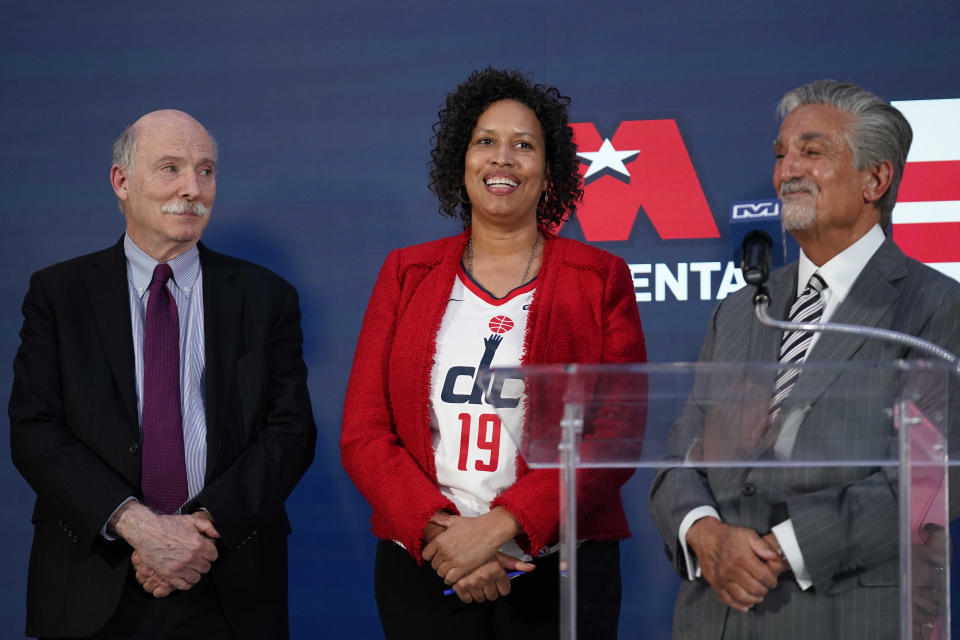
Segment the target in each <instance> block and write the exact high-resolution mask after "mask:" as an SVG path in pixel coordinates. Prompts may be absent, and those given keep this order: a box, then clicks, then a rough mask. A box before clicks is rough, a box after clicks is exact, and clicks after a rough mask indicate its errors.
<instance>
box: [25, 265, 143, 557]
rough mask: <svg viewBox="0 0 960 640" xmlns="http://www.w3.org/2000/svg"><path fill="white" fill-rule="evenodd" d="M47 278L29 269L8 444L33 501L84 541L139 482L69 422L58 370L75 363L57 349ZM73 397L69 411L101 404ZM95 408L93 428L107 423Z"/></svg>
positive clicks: (56, 318)
mask: <svg viewBox="0 0 960 640" xmlns="http://www.w3.org/2000/svg"><path fill="white" fill-rule="evenodd" d="M45 284H46V283H45V282H44V278H43V277H42V276H41V274H39V273H38V274H34V275H33V277H32V278H31V280H30V288H29V290H28V291H27V294H26V297H25V298H24V302H23V328H22V330H21V331H20V339H21V344H20V348H19V349H18V351H17V355H16V358H15V359H14V365H13V370H14V378H13V389H12V392H11V394H10V405H9V414H10V449H11V453H12V455H13V462H14V464H15V465H16V467H17V469H18V470H19V471H20V473H21V474H23V477H24V478H25V479H26V480H27V482H28V483H29V484H30V486H31V487H32V488H33V490H34V491H35V492H36V493H37V496H38V498H39V500H38V504H45V505H50V506H51V507H53V508H54V509H55V510H56V514H57V516H56V517H57V518H58V519H60V520H61V521H62V523H61V526H62V527H64V528H65V530H72V531H73V532H74V533H75V534H76V536H77V540H75V542H77V543H78V544H80V545H82V547H83V548H88V547H89V546H90V545H91V544H92V543H93V542H94V541H95V540H96V539H97V537H98V534H99V532H100V530H101V528H102V527H103V525H104V523H105V522H106V521H107V519H108V518H109V517H110V514H111V513H112V512H113V510H114V509H116V507H117V506H118V505H119V504H120V503H121V502H123V501H124V499H126V498H127V497H128V496H132V495H136V494H137V488H136V487H134V486H133V485H131V484H130V482H128V481H127V480H126V478H124V476H123V475H122V474H121V473H119V472H118V471H117V470H116V469H114V468H112V467H111V466H110V465H109V464H108V463H107V462H105V460H104V458H103V457H102V456H101V455H98V452H97V451H95V450H94V449H93V445H92V444H91V443H90V436H91V434H86V436H87V439H86V440H85V439H83V438H82V437H81V435H78V434H77V433H76V432H75V431H74V429H72V428H71V425H70V422H69V418H68V417H67V410H66V408H65V406H64V393H65V389H64V385H65V384H69V381H66V382H65V379H64V377H63V376H64V374H67V375H69V374H71V373H73V374H76V372H75V371H72V372H71V371H64V370H63V367H64V366H67V367H71V368H73V367H74V366H75V364H76V363H74V362H72V361H70V360H69V359H67V358H65V356H64V354H63V352H62V349H64V348H65V347H64V345H63V344H62V341H63V340H64V338H65V337H67V334H66V333H65V331H66V329H67V327H63V326H61V324H62V323H63V322H64V316H65V314H64V313H63V312H62V309H58V308H55V306H54V305H53V304H52V303H51V302H50V300H49V299H48V295H47V291H46V286H45ZM76 404H77V406H75V407H74V408H73V412H74V414H83V413H88V412H94V411H98V410H103V407H102V406H99V405H98V404H97V402H96V401H95V400H94V399H88V401H87V402H86V403H85V404H83V405H81V404H80V403H76ZM100 415H101V419H100V420H99V421H97V420H93V421H92V422H93V423H94V424H95V427H94V428H95V429H96V428H105V425H104V423H105V422H106V421H107V419H108V417H107V416H105V415H103V414H100ZM112 440H113V441H115V440H116V435H115V434H113V436H112ZM103 444H104V446H111V445H110V444H109V443H103ZM101 453H102V451H101ZM37 517H53V515H52V514H50V515H49V516H47V515H45V514H40V515H39V516H37Z"/></svg>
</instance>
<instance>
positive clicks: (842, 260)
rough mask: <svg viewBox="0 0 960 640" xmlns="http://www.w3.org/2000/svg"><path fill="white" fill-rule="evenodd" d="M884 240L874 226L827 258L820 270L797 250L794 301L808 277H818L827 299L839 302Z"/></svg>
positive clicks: (801, 250)
mask: <svg viewBox="0 0 960 640" xmlns="http://www.w3.org/2000/svg"><path fill="white" fill-rule="evenodd" d="M885 238H886V236H884V235H883V231H882V230H881V229H880V225H879V224H875V225H873V227H872V228H871V229H870V231H868V232H867V233H865V234H864V235H863V237H861V238H860V239H859V240H857V241H856V242H854V243H853V244H852V245H850V246H849V247H847V248H846V249H844V250H843V251H841V252H840V253H838V254H837V255H835V256H833V257H832V258H830V260H828V261H827V262H825V263H824V264H823V266H821V267H817V265H815V264H813V262H811V261H810V258H808V257H807V255H806V254H805V253H804V252H803V249H800V260H799V262H798V264H797V297H798V298H799V297H800V294H801V293H802V292H803V289H804V288H805V287H806V286H807V282H808V281H809V280H810V276H812V275H813V274H814V273H819V274H820V277H822V278H823V280H824V282H826V283H827V289H828V290H829V291H830V296H831V297H832V298H834V300H835V304H839V303H840V302H842V301H843V299H844V298H846V297H847V293H848V292H849V291H850V287H852V286H853V283H854V281H856V279H857V276H859V275H860V272H861V271H863V268H864V267H865V266H867V262H869V261H870V258H872V257H873V254H874V253H876V252H877V249H879V248H880V245H882V244H883V241H884V239H885Z"/></svg>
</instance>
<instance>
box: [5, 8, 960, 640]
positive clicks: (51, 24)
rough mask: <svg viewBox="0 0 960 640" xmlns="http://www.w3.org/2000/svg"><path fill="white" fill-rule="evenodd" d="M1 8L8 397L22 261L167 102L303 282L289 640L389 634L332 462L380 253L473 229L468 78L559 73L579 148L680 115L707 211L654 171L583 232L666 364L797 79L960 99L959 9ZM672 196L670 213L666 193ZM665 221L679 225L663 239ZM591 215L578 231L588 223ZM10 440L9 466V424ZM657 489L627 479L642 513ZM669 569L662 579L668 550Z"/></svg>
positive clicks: (104, 200)
mask: <svg viewBox="0 0 960 640" xmlns="http://www.w3.org/2000/svg"><path fill="white" fill-rule="evenodd" d="M907 5H909V6H907ZM0 16H2V17H0V22H2V25H0V92H2V94H0V95H2V99H0V123H2V124H0V141H2V144H0V175H2V181H0V190H2V191H0V203H2V204H0V210H2V215H3V232H2V234H0V268H2V278H0V363H6V364H4V365H3V366H2V367H0V390H7V389H9V388H10V384H11V377H12V371H11V367H10V364H9V363H11V362H12V360H13V356H14V352H15V350H16V347H17V345H18V338H17V332H18V330H19V327H20V323H21V316H20V313H19V305H20V302H21V300H22V297H23V294H24V293H25V291H26V286H27V282H28V277H29V274H30V273H31V272H33V271H34V270H36V269H38V268H41V267H43V266H45V265H47V264H50V263H53V262H57V261H60V260H63V259H66V258H70V257H73V256H76V255H79V254H82V253H86V252H89V251H93V250H96V249H100V248H102V247H104V246H106V245H108V244H110V243H112V242H114V241H115V240H116V239H117V238H118V237H119V236H120V234H121V233H122V231H123V220H122V217H121V215H120V214H119V212H118V211H117V208H116V204H115V202H114V196H113V193H112V192H111V190H110V187H109V184H108V179H107V176H108V169H109V166H110V144H111V142H112V140H113V139H114V137H115V136H116V135H117V134H118V133H119V131H120V129H121V128H122V127H123V126H124V125H125V124H127V123H130V122H132V121H133V120H135V119H136V118H137V117H138V116H139V115H141V114H142V113H144V112H147V111H150V110H153V109H157V108H162V107H177V108H181V109H183V110H185V111H188V112H189V113H191V114H193V115H194V116H195V117H197V118H198V119H199V120H200V121H201V122H203V123H204V124H205V125H206V126H207V127H208V128H209V129H210V131H211V132H213V133H214V134H215V136H216V137H217V140H218V141H219V144H220V167H219V169H218V181H219V190H218V198H217V202H216V207H215V211H214V214H213V218H212V222H211V225H210V227H209V230H208V232H207V234H206V236H205V238H204V240H205V242H206V243H207V244H208V245H209V246H210V247H212V248H214V249H216V250H219V251H223V252H227V253H231V254H234V255H238V256H242V257H244V258H247V259H250V260H253V261H256V262H259V263H262V264H264V265H266V266H268V267H270V268H272V269H274V270H275V271H277V272H278V273H280V274H281V275H283V276H284V277H285V278H287V279H288V280H290V281H291V282H293V283H294V284H295V285H296V286H297V287H298V288H299V290H300V293H301V296H302V305H303V320H304V325H303V328H304V333H305V351H306V358H307V364H308V366H309V369H310V389H311V393H312V398H313V402H314V410H315V414H316V418H317V424H318V428H319V433H320V436H319V442H318V450H317V457H316V461H315V462H314V464H313V467H312V468H311V469H310V471H309V472H308V473H307V475H306V477H305V478H304V480H303V481H302V482H301V483H300V485H299V487H298V488H297V489H296V491H295V492H294V494H293V496H292V497H291V499H290V501H289V510H290V514H291V519H292V521H293V527H294V534H293V536H292V537H291V539H290V543H291V547H290V549H291V566H290V576H291V577H290V579H291V603H290V611H291V616H292V618H291V622H292V632H293V635H294V637H296V638H306V637H315V636H328V637H356V638H368V637H369V638H375V637H380V629H379V624H378V622H377V619H376V610H375V605H374V600H373V589H372V564H373V548H374V539H373V537H372V535H371V534H370V533H369V531H368V518H369V508H368V506H367V505H366V503H365V502H364V501H363V500H362V498H361V497H360V496H359V494H358V493H357V492H356V490H355V489H354V488H353V486H352V485H351V483H350V482H349V480H348V479H347V478H346V476H345V474H344V472H343V470H342V468H341V466H340V462H339V451H338V444H337V443H338V436H339V425H340V415H341V407H342V401H343V394H344V390H345V386H346V378H347V373H348V370H349V365H350V361H351V357H352V352H353V348H354V344H355V340H356V337H357V333H358V331H359V326H360V321H361V318H362V314H363V310H364V307H365V304H366V300H367V296H368V295H369V292H370V288H371V285H372V283H373V280H374V277H375V275H376V273H377V270H378V268H379V266H380V263H381V262H382V260H383V258H384V257H385V256H386V254H387V252H388V251H389V250H390V249H391V248H393V247H396V246H401V245H407V244H412V243H416V242H421V241H425V240H428V239H432V238H435V237H439V236H441V235H449V234H451V233H455V232H456V231H458V226H457V224H456V223H455V222H454V221H450V220H446V219H443V218H440V217H439V216H438V215H437V214H436V210H437V206H436V204H435V202H434V200H433V199H432V198H431V195H430V194H429V192H428V191H427V189H426V183H427V161H428V158H429V140H430V136H431V133H432V132H431V125H432V123H433V122H434V120H435V118H436V113H437V109H438V107H439V105H440V104H441V102H442V101H443V99H444V96H445V95H446V93H447V92H449V91H451V90H452V89H453V88H454V87H455V86H456V85H457V84H458V83H459V82H460V81H462V80H463V79H464V78H465V77H466V76H467V75H468V73H469V72H470V71H472V70H473V69H476V68H479V67H484V66H487V65H493V66H496V67H505V68H517V69H521V70H526V71H533V72H534V74H535V78H536V80H538V81H540V82H545V83H548V84H553V85H556V86H558V87H559V88H560V89H561V90H562V91H563V92H564V93H565V94H567V95H569V96H571V97H572V98H573V103H572V106H571V114H572V120H573V121H574V122H577V123H583V129H582V131H584V132H586V133H583V134H581V129H579V128H578V134H577V135H578V139H579V140H580V141H581V146H582V149H588V145H586V144H585V142H584V141H585V140H586V137H584V136H586V134H587V133H589V131H590V129H589V126H588V124H590V123H592V125H593V127H594V128H595V130H596V132H597V136H599V137H598V138H597V144H598V143H599V140H600V139H602V138H612V139H613V143H614V144H615V145H616V146H618V147H619V148H624V145H626V148H629V149H637V148H638V147H636V146H630V144H631V143H632V142H633V141H634V140H635V138H631V137H630V135H628V134H629V132H628V131H627V129H629V127H628V128H627V129H622V130H621V132H620V133H617V130H618V126H621V123H624V122H632V121H650V120H667V121H670V120H672V121H673V122H674V123H675V126H676V132H677V133H678V134H679V138H676V139H672V140H674V142H676V140H677V139H678V140H680V141H681V142H682V145H680V146H677V145H676V144H674V146H673V150H674V151H675V152H676V153H679V154H681V155H682V153H683V152H684V151H685V153H686V154H688V158H689V162H688V163H687V164H688V165H689V167H688V169H689V170H688V171H687V176H688V177H689V176H690V175H692V176H693V178H694V180H695V181H694V183H691V184H698V185H699V188H700V189H702V202H701V203H700V206H701V208H700V209H699V211H700V214H696V213H691V211H695V209H696V206H697V205H696V203H693V204H691V202H692V201H691V198H692V199H693V200H696V199H697V198H696V193H695V192H691V190H690V189H689V188H687V187H683V188H680V187H679V186H677V185H661V189H660V191H659V192H658V193H657V194H654V193H646V192H644V193H639V192H637V193H633V194H632V195H628V196H624V198H625V199H624V201H623V202H624V204H623V206H624V207H627V208H629V207H628V205H630V204H631V203H632V206H633V207H634V209H633V213H636V212H637V210H639V215H637V216H636V219H635V220H634V221H633V222H632V223H630V221H629V220H627V222H626V229H627V231H626V232H625V233H624V232H622V231H618V232H615V233H613V234H612V236H608V237H607V239H604V240H594V242H595V243H596V244H597V245H598V246H601V247H603V248H605V249H608V250H611V251H614V252H615V253H618V254H620V255H622V256H623V257H625V258H626V259H627V261H628V262H629V263H631V265H633V268H634V274H635V280H636V284H637V292H638V298H639V300H640V302H639V304H640V312H641V316H642V317H643V321H644V326H645V331H646V336H647V340H648V346H649V351H650V357H651V359H652V360H657V361H673V360H690V359H693V358H694V357H695V354H696V351H697V349H698V347H699V342H700V340H701V338H702V335H703V329H704V326H705V322H706V319H707V316H708V314H709V311H710V309H711V308H712V307H713V305H714V304H715V303H716V299H717V297H718V296H719V295H722V290H723V289H724V287H725V286H727V287H729V286H730V284H731V283H734V281H733V280H731V278H732V277H733V276H732V275H730V274H729V273H727V274H725V270H726V266H727V263H728V261H729V252H728V250H727V243H726V240H725V235H726V226H727V222H726V221H727V219H728V213H729V209H730V205H731V203H733V202H737V201H744V200H760V199H764V198H769V197H771V196H772V195H773V190H772V187H771V184H770V173H771V168H772V161H773V154H772V152H771V146H770V143H771V140H772V139H773V137H774V136H775V135H776V130H777V126H778V125H777V120H776V118H775V117H774V113H773V110H774V105H775V103H776V101H777V100H778V99H779V97H780V96H781V95H782V93H783V92H784V91H785V90H787V89H789V88H791V87H793V86H796V85H798V84H801V83H804V82H807V81H810V80H813V79H816V78H821V77H834V78H837V79H841V80H850V81H853V82H856V83H858V84H861V85H863V86H865V87H867V88H870V89H872V90H873V91H875V92H877V93H879V94H880V95H882V96H884V97H886V98H889V99H894V100H928V99H938V98H960V39H958V38H957V33H958V29H960V5H958V3H957V2H956V0H942V1H937V0H919V1H915V2H912V3H902V2H894V1H889V0H876V1H874V2H856V1H843V0H840V1H838V0H826V1H820V0H817V1H810V2H806V3H803V4H796V3H794V4H782V3H770V2H767V1H766V0H738V1H737V2H722V3H720V2H713V1H711V0H690V1H686V2H646V1H644V2H637V1H628V0H593V1H592V2H588V3H585V2H573V1H570V0H554V1H546V0H542V1H539V2H534V1H524V0H513V1H511V2H505V1H503V0H488V1H487V2H484V3H470V4H466V3H461V2H450V1H449V0H443V1H441V0H418V1H417V2H411V3H396V2H388V1H387V0H374V1H365V0H359V1H356V2H345V3H334V2H311V1H307V0H275V1H274V2H272V3H269V6H268V4H267V3H260V2H253V1H252V0H243V1H235V2H216V1H214V2H203V3H185V2H165V3H129V2H123V3H121V2H108V1H104V2H83V3H80V2H76V3H73V2H52V1H47V0H37V1H34V2H15V1H10V0H4V1H2V2H0ZM955 123H956V121H954V126H955ZM615 134H617V135H615ZM597 144H594V145H593V147H592V148H589V150H596V148H597ZM958 159H960V154H958ZM681 160H682V158H681ZM682 164H683V163H682V162H681V165H682ZM629 166H630V167H634V165H629ZM684 166H686V165H684ZM639 167H640V165H636V168H637V169H639ZM685 170H686V169H685ZM690 172H692V173H690ZM601 180H607V181H609V180H620V181H621V182H623V180H622V179H621V178H617V177H616V176H612V175H607V176H604V177H600V178H598V179H596V180H594V181H592V182H591V183H590V185H589V186H588V199H589V198H590V194H591V193H593V192H594V191H597V192H599V189H601V184H602V183H601ZM668 187H669V188H668ZM664 189H666V192H664V191H663V190H664ZM670 189H675V191H676V193H674V194H673V196H672V197H675V198H676V206H675V207H673V205H671V204H670V203H671V202H673V201H672V200H670V197H671V193H670ZM694 191H695V190H694ZM691 193H692V195H691ZM596 197H599V196H595V198H594V199H596ZM662 197H666V198H667V200H668V202H667V204H666V207H665V208H664V205H663V203H660V205H656V204H655V202H654V201H655V200H656V199H657V198H662ZM688 201H691V202H688ZM684 203H686V204H684ZM656 206H659V209H657V211H656V212H655V211H654V209H655V208H656ZM704 206H705V207H706V209H703V207H704ZM689 207H694V209H690V208H689ZM647 209H649V211H647ZM704 210H705V211H707V212H708V213H709V216H708V218H707V220H706V221H704V218H703V215H702V213H703V211H704ZM622 213H623V212H622V211H621V213H618V214H617V215H621V214H622ZM629 213H630V212H629V211H628V212H627V213H626V214H623V215H627V217H628V218H629ZM671 216H677V217H678V219H680V220H683V221H687V222H689V223H690V224H686V223H684V224H682V225H680V227H681V229H680V231H679V232H676V231H675V232H665V231H664V229H663V228H662V225H667V224H668V222H669V219H670V218H671ZM589 218H590V220H595V219H596V217H595V216H590V217H589ZM694 219H696V220H698V222H697V224H698V225H700V226H697V225H695V224H693V221H694ZM711 219H712V221H714V222H715V230H714V231H712V232H711V231H710V224H709V223H710V221H711ZM586 222H587V220H586V219H585V223H584V224H583V225H581V224H579V223H577V222H573V223H570V224H568V225H567V226H566V227H565V228H564V229H563V233H564V234H567V235H570V236H571V237H577V238H581V239H582V238H584V237H585V235H587V236H590V235H593V234H592V232H591V233H586V230H587V225H586ZM694 228H696V229H700V231H689V229H694ZM684 229H688V231H687V232H685V231H684ZM704 229H705V231H704ZM691 235H692V236H693V237H689V236H691ZM711 236H712V237H711ZM697 265H699V266H697ZM704 265H707V266H704ZM725 275H726V276H728V277H727V281H728V282H727V284H726V285H725V284H724V276H725ZM0 449H2V450H0V459H2V460H9V451H8V450H7V444H6V441H5V440H4V443H3V444H2V445H0ZM648 481H649V477H647V476H639V477H638V478H637V479H635V480H634V481H632V482H631V484H630V485H629V486H628V487H627V495H628V497H629V498H630V500H631V501H633V502H634V503H635V504H637V505H638V509H637V513H642V512H643V510H644V509H645V500H646V498H645V491H646V487H647V484H648ZM0 487H2V488H0V492H2V494H0V495H2V497H3V499H2V500H0V509H2V511H0V559H2V563H0V566H3V571H2V572H0V637H4V638H7V637H9V638H14V637H21V636H22V632H23V631H22V630H23V621H24V592H25V580H26V563H27V555H28V551H29V544H30V535H31V527H30V523H29V516H30V509H31V507H32V501H33V495H32V492H31V491H30V489H29V487H28V486H27V485H26V483H25V482H24V481H23V480H22V479H21V478H20V476H19V475H18V474H17V472H16V470H15V469H14V468H13V465H12V464H10V463H9V462H3V463H0ZM633 527H634V530H635V536H636V537H637V539H638V540H637V542H638V543H639V542H643V541H645V540H646V539H648V538H649V540H650V542H649V544H647V545H645V546H643V545H641V544H634V545H632V548H633V549H635V550H636V549H639V550H640V551H634V552H632V553H649V554H653V555H655V556H657V557H658V558H659V559H662V552H661V550H660V547H661V545H660V543H659V541H658V540H657V539H656V538H655V533H654V532H653V528H652V525H651V524H649V523H648V522H647V521H646V520H644V519H643V518H642V517H638V518H637V519H635V521H634V524H633ZM644 550H646V551H644ZM658 566H662V571H663V577H664V579H666V580H670V578H669V575H670V569H669V567H668V566H667V563H666V561H665V560H664V561H663V562H662V563H661V564H659V565H658ZM632 579H636V578H635V577H631V576H628V577H627V580H632ZM671 605H672V593H670V592H663V591H661V592H659V593H656V594H652V595H651V596H650V598H649V599H647V600H645V601H644V602H642V603H639V604H631V605H630V606H628V607H627V608H626V609H625V611H624V615H625V617H629V618H630V619H631V620H634V621H644V624H646V625H647V629H648V630H649V633H650V637H664V635H665V634H666V633H667V632H666V631H665V629H666V628H667V626H666V625H667V624H668V621H669V617H670V608H671Z"/></svg>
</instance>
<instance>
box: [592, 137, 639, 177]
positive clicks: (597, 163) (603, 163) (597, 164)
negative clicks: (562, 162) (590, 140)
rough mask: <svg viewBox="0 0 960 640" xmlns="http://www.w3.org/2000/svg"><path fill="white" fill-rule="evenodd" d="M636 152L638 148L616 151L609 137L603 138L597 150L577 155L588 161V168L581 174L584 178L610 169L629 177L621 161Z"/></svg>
mask: <svg viewBox="0 0 960 640" xmlns="http://www.w3.org/2000/svg"><path fill="white" fill-rule="evenodd" d="M638 153H640V149H631V150H630V151H617V150H616V149H614V148H613V144H612V143H611V142H610V138H604V139H603V144H602V145H600V150H599V151H581V152H580V153H578V154H577V155H578V156H580V157H581V158H583V159H584V160H586V161H587V162H589V163H590V168H589V169H587V172H586V173H585V174H583V178H584V179H587V178H589V177H590V176H592V175H593V174H595V173H598V172H600V171H603V170H604V169H611V170H613V171H616V172H617V173H622V174H623V175H625V176H627V177H628V178H629V177H630V172H629V171H627V167H626V165H624V164H623V161H624V160H628V159H630V158H632V157H633V156H635V155H637V154H638Z"/></svg>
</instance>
